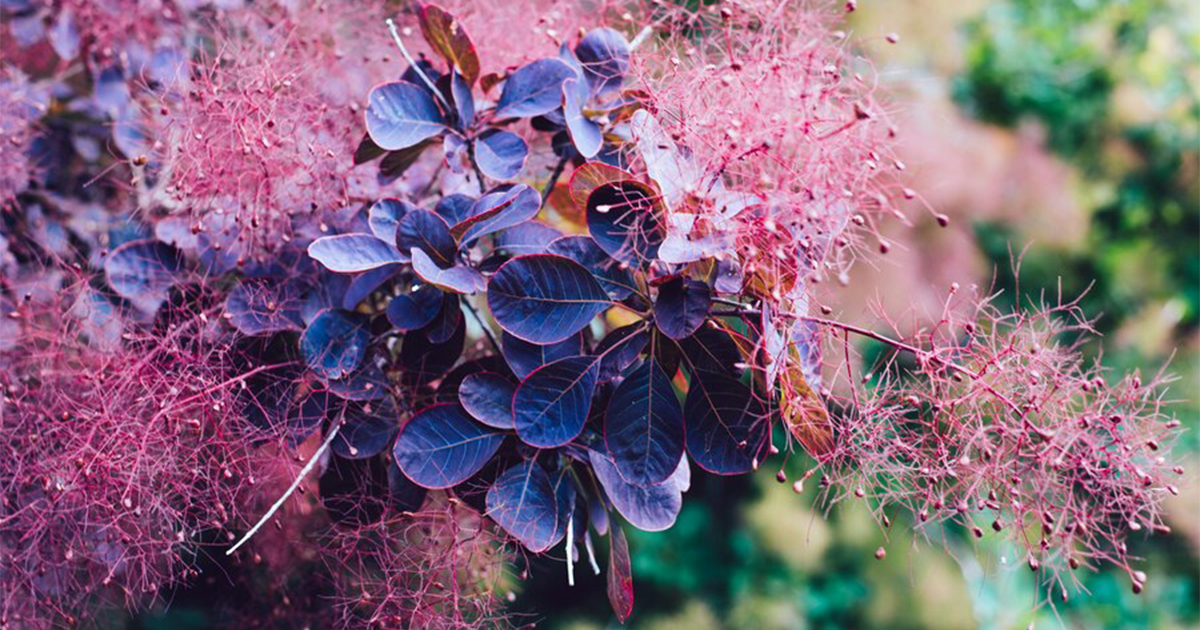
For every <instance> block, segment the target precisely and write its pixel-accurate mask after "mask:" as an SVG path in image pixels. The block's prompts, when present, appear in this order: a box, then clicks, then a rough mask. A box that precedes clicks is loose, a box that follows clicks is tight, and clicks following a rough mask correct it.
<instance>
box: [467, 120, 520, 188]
mask: <svg viewBox="0 0 1200 630" xmlns="http://www.w3.org/2000/svg"><path fill="white" fill-rule="evenodd" d="M527 157H529V145H528V144H525V141H524V140H522V139H521V136H518V135H517V134H515V133H512V132H510V131H502V130H499V129H488V130H487V131H485V132H483V133H481V134H479V137H478V138H477V139H476V142H475V164H476V165H477V166H479V170H480V171H482V172H483V174H484V175H486V176H488V177H490V178H492V179H498V180H500V181H508V180H511V179H512V178H514V177H516V176H517V174H518V173H520V172H521V169H522V168H524V167H525V158H527Z"/></svg>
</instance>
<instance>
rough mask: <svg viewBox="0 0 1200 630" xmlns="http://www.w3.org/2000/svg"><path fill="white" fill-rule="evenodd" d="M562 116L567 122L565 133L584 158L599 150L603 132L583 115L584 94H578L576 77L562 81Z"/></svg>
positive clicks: (593, 154)
mask: <svg viewBox="0 0 1200 630" xmlns="http://www.w3.org/2000/svg"><path fill="white" fill-rule="evenodd" d="M562 92H563V117H564V118H565V119H566V123H567V133H568V134H570V136H571V143H572V144H574V145H575V150H576V151H579V154H580V155H582V156H583V157H584V158H587V159H591V158H593V157H595V156H596V154H597V153H599V152H600V146H601V145H603V144H604V134H603V132H602V131H601V129H600V125H597V124H596V123H594V122H592V120H591V119H590V118H588V117H587V116H585V115H584V113H583V106H584V96H585V95H582V94H580V93H579V92H580V90H579V82H578V79H568V80H566V81H563V85H562Z"/></svg>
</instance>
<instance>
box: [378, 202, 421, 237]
mask: <svg viewBox="0 0 1200 630" xmlns="http://www.w3.org/2000/svg"><path fill="white" fill-rule="evenodd" d="M416 209H417V207H416V206H414V205H412V204H411V203H408V202H407V201H401V200H400V199H380V200H379V201H376V202H375V203H373V204H371V209H370V210H368V211H367V224H368V225H370V226H371V233H372V234H374V235H375V236H376V237H378V238H379V240H381V241H383V242H385V243H395V242H396V225H397V224H399V223H400V219H401V218H403V217H404V215H406V214H408V213H409V212H411V211H413V210H416Z"/></svg>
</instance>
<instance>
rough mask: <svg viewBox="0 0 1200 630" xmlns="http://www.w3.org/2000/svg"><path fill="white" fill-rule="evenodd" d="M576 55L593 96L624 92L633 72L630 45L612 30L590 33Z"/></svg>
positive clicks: (597, 30)
mask: <svg viewBox="0 0 1200 630" xmlns="http://www.w3.org/2000/svg"><path fill="white" fill-rule="evenodd" d="M575 56H576V58H578V59H579V63H580V64H582V65H583V74H584V77H586V78H587V81H588V84H589V85H590V86H591V88H592V93H593V94H596V95H598V96H603V95H605V94H608V93H609V92H612V91H613V90H617V89H620V88H621V83H622V82H623V81H624V79H625V73H626V72H628V71H629V42H627V41H625V36H623V35H621V34H620V33H618V32H617V31H615V30H613V29H611V28H597V29H593V30H591V31H589V32H588V34H587V35H584V36H583V39H581V40H580V41H579V45H578V46H576V47H575Z"/></svg>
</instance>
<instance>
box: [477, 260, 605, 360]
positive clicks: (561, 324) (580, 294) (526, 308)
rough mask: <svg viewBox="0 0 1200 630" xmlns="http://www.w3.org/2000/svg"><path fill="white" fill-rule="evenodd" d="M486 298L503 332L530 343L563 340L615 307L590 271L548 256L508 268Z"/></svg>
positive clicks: (496, 278) (490, 286)
mask: <svg viewBox="0 0 1200 630" xmlns="http://www.w3.org/2000/svg"><path fill="white" fill-rule="evenodd" d="M487 299H488V307H489V308H490V309H491V311H492V317H494V318H495V319H496V322H497V323H498V324H500V327H501V328H503V329H504V330H506V331H508V332H509V333H511V334H512V335H513V336H516V337H518V338H520V339H523V340H525V341H529V342H532V343H555V342H558V341H563V340H564V339H566V338H568V337H570V336H571V335H573V334H575V333H576V332H579V330H580V329H582V328H583V327H584V326H587V325H588V323H589V322H591V321H592V319H593V318H595V317H596V316H597V315H599V314H600V313H603V312H604V311H605V310H607V309H608V307H609V306H610V305H611V300H610V299H609V297H608V294H606V293H605V292H604V289H603V288H602V287H601V286H600V283H599V282H597V281H596V279H595V277H593V276H592V274H591V273H590V272H589V271H588V270H587V269H584V268H583V266H581V265H580V264H579V263H577V262H574V261H572V260H570V259H568V258H564V257H562V256H551V255H549V254H534V255H532V256H518V257H517V258H514V259H512V260H510V261H508V262H506V263H504V265H503V266H501V267H500V269H499V270H497V271H496V274H495V275H493V276H492V279H491V281H490V282H489V283H488V287H487Z"/></svg>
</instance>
